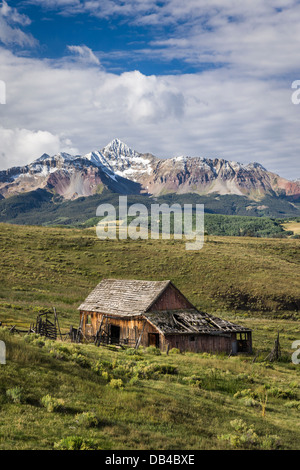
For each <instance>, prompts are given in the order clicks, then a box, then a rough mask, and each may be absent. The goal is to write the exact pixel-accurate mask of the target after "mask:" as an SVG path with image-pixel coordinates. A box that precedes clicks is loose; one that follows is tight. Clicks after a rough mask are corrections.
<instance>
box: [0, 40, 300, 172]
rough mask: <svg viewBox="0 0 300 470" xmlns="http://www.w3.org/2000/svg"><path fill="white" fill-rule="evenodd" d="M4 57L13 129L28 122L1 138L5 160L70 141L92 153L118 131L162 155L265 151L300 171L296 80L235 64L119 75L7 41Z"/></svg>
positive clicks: (248, 156) (268, 161) (279, 168)
mask: <svg viewBox="0 0 300 470" xmlns="http://www.w3.org/2000/svg"><path fill="white" fill-rule="evenodd" d="M0 63H1V71H2V74H3V75H2V77H1V78H2V79H4V80H5V82H6V84H7V104H6V105H1V106H0V122H1V125H2V128H5V129H6V133H5V134H4V135H6V136H7V135H8V134H7V132H8V130H9V129H12V130H14V129H27V131H28V132H29V134H25V135H24V134H22V133H21V132H20V131H17V133H16V131H13V133H12V134H9V135H11V137H10V139H8V137H6V140H5V142H6V144H5V145H4V144H3V142H4V140H3V139H1V149H2V157H1V161H0V166H1V168H5V167H7V166H10V165H11V162H13V163H14V164H15V163H16V162H17V161H18V163H21V162H22V163H24V164H25V163H27V162H29V161H30V160H32V159H33V158H35V157H36V156H38V154H42V153H44V152H47V153H51V152H52V153H54V152H57V151H58V150H59V149H60V150H62V149H65V148H66V147H75V148H76V150H78V152H79V153H85V152H88V151H91V150H92V149H100V148H102V147H103V146H104V145H106V144H107V143H108V142H109V141H110V140H111V139H113V138H114V137H119V138H120V139H122V140H124V141H125V142H126V143H128V144H129V145H131V146H133V147H134V148H135V149H136V150H138V151H141V152H147V151H150V152H152V153H154V154H156V155H157V156H160V157H164V156H172V155H176V154H177V155H178V154H186V155H194V156H195V155H198V156H207V157H224V158H226V159H229V160H230V159H231V160H237V161H241V162H249V161H259V162H260V163H262V164H263V165H264V166H266V167H267V168H268V169H270V170H273V171H275V172H278V173H280V174H282V175H283V176H290V177H291V178H294V177H297V175H298V174H299V173H300V168H299V163H300V162H299V156H298V149H299V147H300V135H299V132H298V128H299V113H300V107H298V106H295V105H293V104H292V102H291V94H292V91H293V90H292V89H291V82H290V81H289V80H286V81H280V80H279V81H277V80H272V81H270V82H267V81H263V80H260V79H258V78H256V77H250V76H249V77H248V78H245V77H243V76H240V75H238V74H235V73H234V71H232V70H223V72H222V74H221V75H220V74H219V71H218V70H213V71H208V72H203V73H201V74H200V73H199V74H193V75H177V76H162V77H159V76H149V77H147V76H145V75H143V74H141V73H140V72H138V71H135V72H126V73H123V74H121V75H116V74H111V73H107V72H105V71H104V70H101V69H99V68H98V67H85V68H82V67H81V66H80V65H78V64H77V65H76V63H75V64H73V65H72V67H70V64H69V62H68V61H66V63H64V62H62V61H60V62H58V63H57V62H53V61H49V60H37V59H29V58H21V57H16V56H14V55H13V54H12V53H8V52H7V51H4V50H1V49H0ZM39 130H43V132H46V131H47V133H45V134H44V133H37V134H36V133H35V131H39ZM16 135H17V137H18V138H16ZM22 139H24V141H25V142H26V145H24V147H23V146H22ZM66 139H70V140H71V143H70V142H69V145H66V143H65V142H66ZM14 141H16V144H14ZM28 149H29V150H28ZM78 152H76V153H78ZM3 153H4V156H3Z"/></svg>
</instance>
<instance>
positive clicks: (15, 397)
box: [6, 387, 23, 404]
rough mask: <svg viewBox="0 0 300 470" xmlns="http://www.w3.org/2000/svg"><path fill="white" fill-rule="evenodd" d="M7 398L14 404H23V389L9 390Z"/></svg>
mask: <svg viewBox="0 0 300 470" xmlns="http://www.w3.org/2000/svg"><path fill="white" fill-rule="evenodd" d="M6 396H7V397H8V398H9V399H10V400H11V401H12V402H13V403H18V404H19V403H22V401H23V389H22V388H21V387H14V388H9V389H8V390H6Z"/></svg>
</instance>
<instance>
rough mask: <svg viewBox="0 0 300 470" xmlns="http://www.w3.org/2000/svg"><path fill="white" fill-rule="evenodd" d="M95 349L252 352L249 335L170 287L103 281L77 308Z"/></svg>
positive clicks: (162, 283) (168, 284) (157, 283)
mask: <svg viewBox="0 0 300 470" xmlns="http://www.w3.org/2000/svg"><path fill="white" fill-rule="evenodd" d="M79 311H80V325H81V329H82V332H83V334H84V336H85V337H86V338H89V339H94V340H95V343H97V344H100V343H107V344H123V345H129V346H131V347H136V346H139V345H142V346H146V347H147V346H156V347H158V348H160V349H161V350H166V349H167V348H169V349H171V348H178V349H180V350H181V351H193V352H204V351H206V352H217V351H220V352H221V351H224V352H226V353H233V354H235V353H238V352H251V351H252V338H251V330H250V329H248V328H244V327H242V326H239V325H235V324H233V323H230V322H228V321H225V320H222V319H220V318H217V317H214V316H212V315H208V314H207V313H203V312H199V311H198V310H197V309H196V308H195V307H194V306H193V305H192V304H191V303H190V302H189V300H187V299H186V298H185V296H184V295H183V294H182V293H181V292H180V291H179V290H178V289H177V288H176V287H175V285H174V284H173V283H172V282H171V281H137V280H121V279H104V280H103V281H101V282H100V284H98V285H97V287H96V288H95V289H94V290H93V291H92V292H91V293H90V294H89V295H88V297H87V298H86V300H85V301H84V302H83V303H82V304H81V305H80V307H79Z"/></svg>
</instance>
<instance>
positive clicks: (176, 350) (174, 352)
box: [169, 348, 180, 354]
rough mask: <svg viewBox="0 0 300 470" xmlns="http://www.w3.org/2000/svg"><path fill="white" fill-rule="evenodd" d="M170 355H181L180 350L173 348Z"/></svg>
mask: <svg viewBox="0 0 300 470" xmlns="http://www.w3.org/2000/svg"><path fill="white" fill-rule="evenodd" d="M169 354H180V349H178V348H172V349H170V351H169Z"/></svg>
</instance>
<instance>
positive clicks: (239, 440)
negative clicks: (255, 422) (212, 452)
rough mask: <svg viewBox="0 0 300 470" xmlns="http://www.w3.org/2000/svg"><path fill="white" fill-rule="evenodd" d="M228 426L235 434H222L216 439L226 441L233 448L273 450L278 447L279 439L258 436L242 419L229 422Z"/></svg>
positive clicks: (271, 436)
mask: <svg viewBox="0 0 300 470" xmlns="http://www.w3.org/2000/svg"><path fill="white" fill-rule="evenodd" d="M230 426H231V427H232V428H233V430H234V431H235V433H231V434H223V435H221V436H219V437H218V438H219V439H222V440H225V441H228V442H229V443H230V445H231V446H232V447H234V448H237V449H238V448H240V449H254V448H258V449H264V450H273V449H278V448H279V447H280V439H279V437H278V436H273V435H266V436H258V435H257V434H256V432H255V431H254V429H253V426H248V425H247V423H245V422H244V421H243V420H242V419H235V420H233V421H230Z"/></svg>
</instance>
